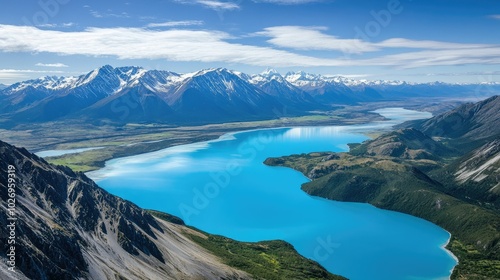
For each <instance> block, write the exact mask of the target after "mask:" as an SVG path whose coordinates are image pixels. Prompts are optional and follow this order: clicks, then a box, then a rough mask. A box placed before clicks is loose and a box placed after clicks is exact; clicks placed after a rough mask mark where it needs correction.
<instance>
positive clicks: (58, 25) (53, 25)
mask: <svg viewBox="0 0 500 280" xmlns="http://www.w3.org/2000/svg"><path fill="white" fill-rule="evenodd" d="M37 26H38V27H48V28H69V27H72V26H75V23H74V22H65V23H44V24H39V25H37Z"/></svg>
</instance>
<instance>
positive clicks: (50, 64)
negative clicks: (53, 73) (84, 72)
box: [35, 63, 69, 68]
mask: <svg viewBox="0 0 500 280" xmlns="http://www.w3.org/2000/svg"><path fill="white" fill-rule="evenodd" d="M35 66H39V67H54V68H62V67H69V66H68V65H66V64H63V63H37V64H35Z"/></svg>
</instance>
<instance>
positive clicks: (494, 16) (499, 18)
mask: <svg viewBox="0 0 500 280" xmlns="http://www.w3.org/2000/svg"><path fill="white" fill-rule="evenodd" d="M489 17H490V18H492V19H498V20H500V15H490V16H489Z"/></svg>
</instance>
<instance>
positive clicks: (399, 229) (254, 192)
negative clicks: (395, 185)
mask: <svg viewBox="0 0 500 280" xmlns="http://www.w3.org/2000/svg"><path fill="white" fill-rule="evenodd" d="M379 112H380V113H381V114H383V115H384V116H386V117H390V118H392V120H391V121H387V122H378V123H371V124H367V125H358V126H344V127H339V126H337V127H304V128H279V129H267V130H256V131H247V132H240V133H235V134H227V135H224V136H223V137H221V138H220V139H218V140H217V141H209V142H203V143H196V144H191V145H183V146H179V147H173V148H169V149H165V150H162V151H158V152H154V153H148V154H142V155H138V156H132V157H127V158H120V159H114V160H111V161H109V162H107V164H106V168H104V169H101V170H99V171H96V172H91V173H89V174H88V175H89V176H90V177H91V178H93V179H95V180H96V181H97V182H98V184H99V185H100V186H101V187H103V188H105V189H106V190H108V191H110V192H111V193H113V194H116V195H118V196H120V197H123V198H125V199H128V200H130V201H133V202H134V203H136V204H138V205H139V206H141V207H143V208H148V209H157V210H161V211H165V212H167V213H171V214H174V215H177V216H179V217H181V218H183V219H184V220H185V221H186V223H187V224H189V225H192V226H195V227H198V228H200V229H202V230H204V231H207V232H210V233H214V234H220V235H224V236H227V237H230V238H233V239H236V240H240V241H260V240H271V239H282V240H286V241H288V242H290V243H291V244H292V245H293V246H294V247H295V248H296V249H297V251H298V252H299V253H300V254H302V255H304V256H306V257H308V258H311V259H314V260H316V261H318V262H319V263H321V264H322V265H323V266H324V267H325V268H327V269H328V270H329V271H331V272H333V273H337V274H340V275H343V276H346V277H348V278H350V279H384V280H388V279H447V278H448V277H449V275H450V271H451V269H452V268H453V267H454V265H455V264H456V262H455V260H454V259H453V258H452V256H450V255H449V254H448V253H447V252H446V251H445V250H443V249H442V248H441V247H442V246H443V245H444V244H445V243H446V242H447V240H448V238H449V234H448V233H447V232H446V231H444V230H443V229H441V228H439V227H437V226H435V225H433V224H432V223H429V222H427V221H424V220H422V219H418V218H415V217H412V216H409V215H405V214H401V213H396V212H392V211H385V210H381V209H377V208H375V207H373V206H371V205H369V204H362V203H346V202H336V201H330V200H326V199H321V198H317V197H312V196H309V195H308V194H306V193H305V192H303V191H302V190H301V189H300V185H301V184H302V183H305V182H307V181H308V179H307V178H306V177H304V176H303V175H302V174H301V173H299V172H297V171H294V170H292V169H289V168H283V167H269V166H266V165H264V164H263V161H264V160H265V159H266V158H268V157H274V156H282V155H290V154H300V153H308V152H315V151H346V150H347V145H346V144H347V143H352V142H361V141H363V140H365V139H367V137H366V136H364V135H362V134H360V132H366V131H370V130H373V129H377V130H378V129H384V128H388V127H390V126H391V125H393V124H395V123H399V122H401V121H404V120H407V119H416V118H424V117H428V115H427V114H425V113H418V112H413V111H407V110H401V109H386V110H382V111H379Z"/></svg>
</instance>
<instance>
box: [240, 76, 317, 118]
mask: <svg viewBox="0 0 500 280" xmlns="http://www.w3.org/2000/svg"><path fill="white" fill-rule="evenodd" d="M247 79H248V82H250V83H251V84H252V85H254V86H256V87H258V88H259V89H261V90H262V91H264V92H265V93H267V94H269V95H271V96H274V97H275V98H276V99H278V100H279V101H281V102H284V103H288V104H289V105H290V106H293V108H288V109H289V110H290V109H295V107H298V109H303V108H306V107H308V108H310V109H315V108H316V109H317V108H320V107H321V105H320V104H319V103H318V102H316V100H315V99H314V98H313V97H312V96H311V95H310V94H308V93H307V92H305V91H304V90H302V89H300V88H299V87H297V86H295V85H293V84H292V83H290V82H289V81H288V80H287V79H285V77H283V76H281V75H280V74H279V73H278V72H277V71H276V70H274V69H267V70H266V71H264V72H262V73H260V74H256V75H252V76H248V77H247Z"/></svg>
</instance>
